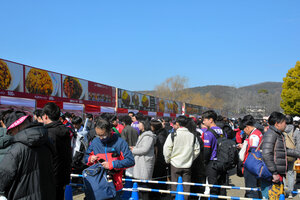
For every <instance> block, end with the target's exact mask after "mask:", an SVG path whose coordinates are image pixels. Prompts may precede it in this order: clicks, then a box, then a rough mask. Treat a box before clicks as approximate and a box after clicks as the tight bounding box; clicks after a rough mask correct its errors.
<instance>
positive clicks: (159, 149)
mask: <svg viewBox="0 0 300 200" xmlns="http://www.w3.org/2000/svg"><path fill="white" fill-rule="evenodd" d="M155 134H156V136H157V140H156V143H155V149H156V157H155V164H154V172H153V176H152V177H153V178H157V177H163V176H166V175H167V170H166V167H167V164H166V161H165V158H164V154H163V149H164V144H165V142H166V140H167V137H168V135H169V134H168V132H167V130H166V129H164V128H162V129H160V130H157V131H155Z"/></svg>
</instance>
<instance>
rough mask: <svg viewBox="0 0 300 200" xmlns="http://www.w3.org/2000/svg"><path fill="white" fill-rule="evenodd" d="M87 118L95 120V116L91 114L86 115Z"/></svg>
mask: <svg viewBox="0 0 300 200" xmlns="http://www.w3.org/2000/svg"><path fill="white" fill-rule="evenodd" d="M86 118H88V119H91V118H92V119H93V118H94V117H93V115H92V114H90V113H87V114H86Z"/></svg>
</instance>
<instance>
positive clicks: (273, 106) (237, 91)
mask: <svg viewBox="0 0 300 200" xmlns="http://www.w3.org/2000/svg"><path fill="white" fill-rule="evenodd" d="M186 90H190V91H192V92H193V93H200V94H202V95H205V94H207V93H210V95H212V96H213V97H215V98H217V99H221V100H222V101H223V102H224V106H223V110H225V111H226V112H228V113H229V112H233V113H242V112H244V111H243V110H246V109H247V108H248V107H249V106H250V107H252V106H260V107H263V108H264V109H265V114H270V113H271V112H272V111H281V108H280V100H281V97H280V95H281V91H282V82H263V83H258V84H253V85H249V86H244V87H239V88H236V87H230V86H224V85H207V86H200V87H193V88H187V89H186ZM261 90H264V91H265V93H259V91H261ZM139 92H140V93H144V94H152V95H155V92H154V91H139Z"/></svg>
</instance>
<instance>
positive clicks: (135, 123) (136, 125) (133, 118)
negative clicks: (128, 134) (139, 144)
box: [128, 112, 140, 134]
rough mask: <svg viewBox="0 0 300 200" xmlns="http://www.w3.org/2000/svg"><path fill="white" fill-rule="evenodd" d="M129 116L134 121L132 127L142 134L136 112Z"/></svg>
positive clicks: (130, 113)
mask: <svg viewBox="0 0 300 200" xmlns="http://www.w3.org/2000/svg"><path fill="white" fill-rule="evenodd" d="M128 115H129V116H130V117H131V119H132V124H131V126H132V127H133V128H135V130H137V132H138V134H140V129H139V121H138V120H137V119H136V116H135V114H134V112H129V113H128Z"/></svg>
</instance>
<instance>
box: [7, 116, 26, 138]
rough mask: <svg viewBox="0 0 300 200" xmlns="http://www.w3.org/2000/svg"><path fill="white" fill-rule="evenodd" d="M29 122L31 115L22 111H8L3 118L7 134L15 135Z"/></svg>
mask: <svg viewBox="0 0 300 200" xmlns="http://www.w3.org/2000/svg"><path fill="white" fill-rule="evenodd" d="M30 122H31V116H30V115H27V114H26V113H25V112H22V111H14V112H12V113H9V114H8V115H7V116H6V118H5V126H6V127H7V134H9V135H16V134H17V133H18V132H20V131H22V130H24V129H26V127H27V126H28V125H29V124H30Z"/></svg>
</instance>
